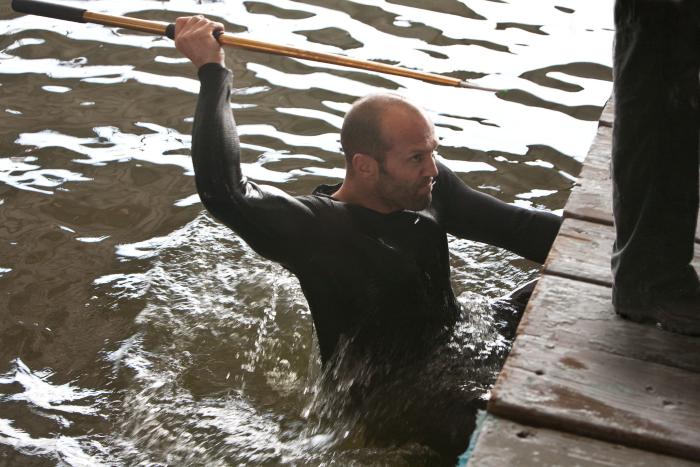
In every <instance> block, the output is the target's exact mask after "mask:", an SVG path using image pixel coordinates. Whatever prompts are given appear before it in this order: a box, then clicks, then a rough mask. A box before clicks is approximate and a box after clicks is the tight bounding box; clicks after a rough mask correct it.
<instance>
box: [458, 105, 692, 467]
mask: <svg viewBox="0 0 700 467" xmlns="http://www.w3.org/2000/svg"><path fill="white" fill-rule="evenodd" d="M613 114H614V108H613V105H612V102H609V103H608V105H607V106H606V107H605V110H604V111H603V114H602V116H601V120H600V124H599V127H598V133H597V135H596V138H595V141H594V142H593V144H592V146H591V149H590V151H589V153H588V155H587V157H586V160H585V163H584V167H583V169H582V171H581V174H580V184H579V185H578V186H576V187H575V188H574V190H573V192H572V194H571V197H570V199H569V202H568V203H567V205H566V208H565V210H564V218H565V220H564V224H563V226H562V228H561V231H560V232H559V235H558V237H557V239H556V241H555V243H554V246H553V247H552V251H551V252H550V254H549V257H548V259H547V262H546V264H545V267H544V271H543V275H542V277H541V279H540V281H539V283H538V285H537V288H536V289H535V292H534V293H533V295H532V298H531V299H530V302H529V304H528V306H527V309H526V310H525V314H524V316H523V319H522V321H521V323H520V327H519V328H518V334H517V337H516V340H515V342H514V345H513V349H512V351H511V353H510V355H509V357H508V359H507V361H506V364H505V366H504V368H503V370H502V372H501V374H500V375H499V378H498V381H497V382H496V385H495V386H494V389H493V390H492V393H491V399H490V401H489V404H488V413H487V415H486V418H485V421H484V422H483V424H482V426H481V428H480V430H479V432H478V434H477V436H478V437H476V438H475V442H473V450H472V452H471V453H469V454H467V455H465V458H464V459H462V463H464V462H465V461H466V462H468V465H469V466H474V467H482V466H498V467H501V466H554V465H557V466H574V465H576V466H602V465H605V466H649V467H652V466H654V467H656V466H698V465H700V338H693V337H687V336H681V335H677V334H672V333H668V332H665V331H663V330H661V329H659V328H656V327H654V326H650V325H641V324H636V323H632V322H629V321H626V320H623V319H620V318H618V317H617V316H616V315H615V313H614V311H613V307H612V304H611V281H612V276H611V272H610V253H611V250H612V243H613V240H614V236H615V231H614V227H613V217H612V207H611V206H612V203H611V191H612V187H611V181H610V170H609V166H610V150H611V142H612V121H613ZM696 241H700V232H699V234H698V235H697V237H696ZM696 250H698V249H697V248H696ZM694 264H695V267H696V268H698V267H699V266H700V257H699V256H698V255H697V254H696V257H695V262H694ZM467 456H468V459H466V457H467Z"/></svg>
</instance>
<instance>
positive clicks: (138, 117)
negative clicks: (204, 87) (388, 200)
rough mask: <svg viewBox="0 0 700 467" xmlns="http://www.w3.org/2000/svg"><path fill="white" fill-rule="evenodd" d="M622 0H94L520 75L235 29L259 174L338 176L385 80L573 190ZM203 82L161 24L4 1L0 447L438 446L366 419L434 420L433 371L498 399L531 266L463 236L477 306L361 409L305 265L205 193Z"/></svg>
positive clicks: (247, 129)
mask: <svg viewBox="0 0 700 467" xmlns="http://www.w3.org/2000/svg"><path fill="white" fill-rule="evenodd" d="M611 3H612V2H611V1H607V2H575V1H573V0H557V1H554V0H536V1H535V0H531V1H523V2H511V3H506V2H492V1H485V0H462V1H455V0H438V1H434V2H431V3H430V5H429V7H428V6H427V5H428V4H425V3H422V2H418V1H414V0H391V1H379V2H377V1H374V0H373V1H369V0H355V1H347V0H300V1H293V0H274V1H246V2H232V1H211V2H195V1H193V0H172V1H169V2H166V3H162V2H154V1H147V2H144V1H136V0H126V1H120V2H113V1H108V0H100V1H94V2H90V8H91V9H94V10H95V11H103V12H107V13H110V14H129V15H133V16H138V17H142V18H150V19H159V20H166V21H172V20H173V19H174V18H175V17H177V16H180V15H182V14H192V13H203V14H206V15H209V16H212V17H216V18H218V19H219V20H220V21H222V22H224V24H226V26H227V29H228V30H229V31H233V32H237V33H240V34H242V35H244V36H246V37H251V38H258V39H264V40H269V41H272V42H279V43H283V44H289V45H292V46H297V47H302V48H311V49H314V50H319V51H323V52H332V53H341V54H349V55H351V56H353V57H357V58H361V59H376V60H380V61H383V62H388V63H398V64H401V65H403V66H407V67H409V68H415V69H420V70H425V71H432V72H437V73H444V74H447V75H450V76H456V77H459V78H462V79H471V80H475V82H476V84H481V85H484V86H492V87H499V88H512V89H515V91H513V92H509V93H505V94H503V93H499V94H498V95H494V94H491V93H484V92H479V91H472V90H467V89H453V88H445V87H438V86H434V85H430V84H427V83H422V82H416V81H412V80H409V79H406V78H400V77H393V76H378V75H373V74H371V73H365V72H362V71H358V70H348V69H343V68H340V67H337V66H333V65H323V64H316V63H311V62H306V61H299V60H294V59H288V58H283V57H272V56H266V55H261V54H255V53H250V52H243V51H230V52H229V55H228V61H227V64H228V66H229V67H231V68H232V69H233V70H234V73H235V76H236V78H235V88H236V89H235V92H234V95H233V96H232V104H231V106H232V108H233V109H234V111H235V112H236V118H237V121H238V123H239V130H240V133H241V138H242V147H243V148H244V158H245V160H244V161H243V162H244V171H245V173H246V174H247V175H248V176H249V177H250V178H252V179H255V180H257V181H260V182H264V183H270V184H273V185H276V186H279V187H280V188H283V189H285V190H286V191H288V192H290V193H293V194H302V193H308V192H309V191H310V190H311V189H312V188H314V187H315V186H316V185H317V184H318V183H335V182H336V181H337V180H338V179H340V178H342V177H343V175H344V172H343V157H342V156H341V155H340V153H339V139H338V129H339V127H340V125H341V122H342V115H343V114H344V113H345V111H347V109H348V108H349V106H350V104H351V102H352V101H353V100H354V99H355V98H357V97H359V96H362V95H364V94H367V93H370V92H378V91H393V92H400V93H401V94H403V95H405V96H407V97H408V98H410V99H413V100H414V101H416V102H417V103H418V104H419V105H422V106H424V107H426V108H427V110H428V112H429V113H430V115H431V117H432V118H433V119H434V121H435V123H436V126H437V134H438V136H439V138H440V143H441V146H440V149H439V153H440V156H441V157H442V158H443V160H444V161H445V163H446V164H447V165H449V166H450V167H451V168H452V169H453V170H455V171H456V172H457V173H458V174H459V175H460V177H462V178H463V179H464V180H465V181H466V182H468V183H469V184H471V185H472V186H474V187H478V188H479V189H481V190H482V191H485V192H488V193H490V194H493V195H494V196H497V197H499V198H501V199H503V200H506V201H507V202H511V203H515V204H520V205H523V206H532V207H537V208H544V209H550V210H555V211H556V210H560V209H561V208H562V207H563V205H564V202H565V200H566V198H567V196H568V193H569V191H570V189H571V186H572V184H573V183H574V181H575V176H576V174H577V173H578V171H579V169H580V161H581V160H582V158H583V157H584V155H585V153H586V150H587V148H588V145H589V144H590V141H591V140H592V138H593V133H594V130H595V121H594V120H596V119H597V117H596V114H597V112H599V111H600V108H601V106H602V105H603V103H604V101H605V100H606V99H607V97H608V95H609V93H610V82H609V79H610V69H609V66H610V45H611V40H612V33H611V31H610V30H609V27H610V26H609V25H610V24H611V23H612V21H611V14H612V4H611ZM68 4H69V5H72V6H77V7H81V8H84V7H85V5H84V2H68ZM197 91H198V83H197V80H196V76H195V73H194V71H193V70H192V69H191V67H190V65H189V64H188V63H187V62H186V61H185V60H183V59H182V58H181V57H179V56H178V54H177V53H176V51H175V50H174V48H173V45H172V43H171V42H170V41H169V40H166V39H163V38H156V37H151V36H147V35H141V34H136V33H132V32H129V31H123V30H113V29H109V28H104V27H100V26H96V25H87V24H75V23H67V22H61V21H52V20H45V19H40V18H35V17H28V16H18V15H14V14H12V13H11V12H10V9H9V2H7V3H5V4H3V5H2V6H0V98H1V99H2V107H1V108H0V314H1V316H2V319H1V320H0V372H1V374H0V394H1V395H0V459H3V461H4V460H5V459H9V461H10V462H11V463H16V464H22V463H31V462H41V461H46V462H47V463H49V464H56V463H59V464H60V463H64V464H67V465H101V464H104V465H114V464H139V463H143V464H149V465H150V464H155V465H158V464H162V465H165V464H187V463H191V464H206V465H232V464H240V463H247V464H261V463H274V464H278V463H281V464H307V465H309V464H310V465H314V464H327V463H333V462H335V463H339V464H375V463H385V464H391V465H394V464H396V465H406V464H410V465H414V464H416V465H421V464H436V463H440V462H442V461H444V460H445V459H442V458H440V456H439V455H437V454H436V453H435V452H434V451H431V450H430V449H428V448H426V447H424V446H420V445H417V444H415V443H407V444H399V445H392V446H386V444H382V443H378V442H373V441H372V439H374V438H376V437H374V436H372V434H371V433H368V432H367V430H368V428H369V429H372V428H374V429H375V430H376V427H377V426H380V424H379V421H378V420H377V416H378V414H387V411H389V415H392V413H391V411H392V410H393V419H394V420H395V419H396V418H397V417H398V418H400V416H397V414H400V415H405V416H406V417H409V416H410V417H413V420H414V423H412V424H408V425H414V426H417V425H420V424H421V423H428V422H430V420H437V419H439V417H438V416H436V414H437V409H436V411H431V409H430V408H425V406H421V405H420V404H421V403H423V402H425V401H426V400H428V399H427V398H426V397H421V396H420V394H421V393H424V392H425V391H426V390H427V389H426V388H430V389H432V390H435V391H438V392H439V391H443V393H445V394H448V393H449V392H450V391H456V393H457V394H459V395H461V397H465V398H468V399H469V400H473V401H474V405H473V406H474V407H476V406H478V405H479V404H483V399H484V398H487V397H488V387H489V385H490V384H491V382H492V381H493V378H494V377H495V374H496V372H497V371H498V367H499V364H500V361H501V360H502V358H503V356H504V355H505V353H506V352H507V349H508V347H509V341H508V340H507V339H504V338H503V337H501V335H500V334H499V333H498V323H497V322H496V320H495V319H494V317H493V316H491V313H490V311H489V307H488V302H489V301H490V300H493V299H494V298H496V297H498V296H501V295H503V294H505V293H507V292H508V291H509V290H512V289H513V288H515V287H517V286H518V285H521V284H523V283H525V282H527V281H528V280H530V279H531V278H533V277H535V276H536V274H537V267H536V266H535V265H533V264H531V263H529V262H527V261H525V260H522V259H520V258H517V257H515V256H514V255H512V254H510V253H508V252H505V251H502V250H498V249H496V248H491V247H487V246H484V245H481V244H477V243H474V242H469V241H465V240H459V239H454V238H450V250H451V265H452V268H453V286H454V288H455V291H456V292H457V295H458V296H459V299H460V302H461V303H462V305H463V307H464V310H465V311H464V316H463V319H462V321H461V323H460V325H459V327H458V330H457V332H456V333H455V334H454V336H452V340H450V341H449V342H447V343H446V345H445V346H444V347H443V348H441V349H440V351H438V352H436V353H435V354H434V355H432V356H431V358H433V359H435V360H433V361H430V360H429V359H428V360H426V361H422V362H418V363H416V365H420V366H421V368H422V369H423V370H425V369H427V370H429V371H427V373H426V374H425V375H424V377H423V378H418V379H415V378H411V374H412V373H411V371H408V370H407V372H406V374H404V375H398V376H400V377H398V378H397V381H398V382H400V383H401V387H400V389H401V391H400V392H401V394H408V393H409V392H413V394H414V397H412V398H406V400H403V399H401V400H398V402H397V404H398V405H393V406H392V405H391V404H385V403H384V401H385V399H383V398H382V397H379V396H378V397H377V399H376V400H377V401H379V402H378V403H377V404H376V405H375V406H374V408H373V409H371V410H366V411H364V412H362V411H359V412H358V411H355V412H349V414H348V412H347V411H346V410H345V409H346V406H345V404H346V403H347V401H348V400H347V398H344V397H343V394H333V393H329V392H328V390H327V388H326V387H325V386H324V384H323V383H322V382H323V381H324V380H326V379H328V378H329V375H327V374H326V375H324V374H323V372H322V371H321V367H320V364H319V362H318V354H317V351H316V343H315V341H314V339H315V337H314V334H313V329H312V325H311V317H310V315H309V311H308V308H307V305H306V301H305V299H304V297H303V295H302V294H301V291H300V289H299V286H298V283H297V281H296V279H295V278H294V277H292V276H290V275H289V274H288V273H287V272H286V271H284V270H283V269H282V268H280V267H279V266H276V265H274V264H271V263H269V262H267V261H264V260H262V259H261V258H259V257H258V256H256V255H255V254H254V253H253V252H252V251H251V250H250V249H249V248H248V247H247V246H246V245H245V244H243V243H242V242H240V241H239V240H238V239H237V237H235V235H233V234H232V233H231V232H229V231H228V230H227V229H225V228H223V227H221V226H219V225H217V224H216V223H214V222H213V221H212V220H211V219H210V218H209V217H208V215H206V214H204V213H202V212H201V211H202V209H201V205H200V204H199V201H198V198H197V195H196V190H195V187H194V183H193V180H192V176H191V175H192V165H191V161H190V159H189V146H190V136H189V135H190V131H191V124H192V115H193V112H194V103H195V99H196V93H197ZM350 374H352V373H350ZM426 381H431V382H432V381H436V382H438V383H437V384H426V383H425V382H426ZM357 383H358V381H357V380H352V381H350V380H345V381H340V383H339V386H338V385H336V386H335V387H345V388H347V387H348V385H352V384H357ZM388 388H389V390H391V389H392V388H393V389H395V387H391V386H389V387H388ZM409 388H413V389H409ZM421 391H422V392H421ZM395 399H396V398H395ZM411 403H412V404H413V406H412V407H408V406H406V405H405V404H409V405H410V404H411ZM380 406H381V407H380ZM360 415H362V416H366V417H367V418H368V419H372V418H373V417H374V421H375V422H376V423H362V420H360V418H359V416H360ZM421 417H424V418H421ZM431 417H432V418H431ZM416 420H417V421H416ZM460 420H461V421H462V422H464V423H466V422H467V421H468V417H460ZM2 456H5V457H2Z"/></svg>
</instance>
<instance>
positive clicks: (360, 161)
mask: <svg viewBox="0 0 700 467" xmlns="http://www.w3.org/2000/svg"><path fill="white" fill-rule="evenodd" d="M378 164H379V163H378V162H377V160H376V159H375V158H374V157H372V156H369V155H367V154H363V153H361V152H358V153H357V154H355V155H354V156H352V168H353V170H354V172H355V174H357V175H359V176H360V177H364V178H368V177H370V178H371V177H374V175H375V174H376V173H377V169H378V168H379V165H378Z"/></svg>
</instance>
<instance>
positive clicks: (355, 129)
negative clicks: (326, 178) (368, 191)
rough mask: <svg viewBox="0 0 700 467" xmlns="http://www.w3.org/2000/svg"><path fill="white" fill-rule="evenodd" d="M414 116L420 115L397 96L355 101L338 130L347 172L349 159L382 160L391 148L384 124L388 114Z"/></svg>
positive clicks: (350, 162) (409, 104) (381, 95)
mask: <svg viewBox="0 0 700 467" xmlns="http://www.w3.org/2000/svg"><path fill="white" fill-rule="evenodd" d="M396 113H399V114H404V115H405V114H406V113H410V114H414V115H418V116H423V112H422V111H421V110H420V109H419V108H418V107H416V106H415V105H413V104H411V103H410V102H408V101H407V100H406V99H404V98H403V97H401V96H399V95H397V94H370V95H369V96H365V97H363V98H361V99H358V100H357V101H355V103H354V104H353V105H352V108H350V110H349V111H348V113H347V114H346V115H345V120H343V128H342V129H341V131H340V143H341V145H342V146H343V153H344V154H345V161H346V166H347V168H348V170H351V168H352V158H353V156H354V155H355V154H358V153H362V154H367V155H368V156H371V157H373V158H374V159H376V160H378V161H380V162H381V161H382V160H383V157H384V154H385V153H386V152H387V151H388V150H389V149H390V148H391V144H392V141H391V138H390V135H387V134H386V133H387V132H386V130H384V128H385V127H386V125H385V123H386V121H387V120H389V119H388V118H387V117H391V115H392V114H396Z"/></svg>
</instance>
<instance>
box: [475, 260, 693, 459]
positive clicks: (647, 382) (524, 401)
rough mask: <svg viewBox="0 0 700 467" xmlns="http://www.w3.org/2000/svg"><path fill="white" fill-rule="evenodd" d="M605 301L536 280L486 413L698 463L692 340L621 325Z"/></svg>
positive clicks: (575, 284) (591, 288)
mask: <svg viewBox="0 0 700 467" xmlns="http://www.w3.org/2000/svg"><path fill="white" fill-rule="evenodd" d="M610 299H611V291H610V289H609V288H608V287H604V286H599V285H594V284H590V283H585V282H581V281H576V280H570V279H564V278H561V277H555V276H548V275H546V274H545V275H544V276H543V277H542V278H541V279H540V282H539V284H538V285H537V288H536V290H535V292H534V293H533V296H532V298H531V299H530V303H529V304H528V307H527V310H526V312H525V315H524V316H523V319H522V321H521V323H520V326H519V328H518V336H517V339H516V342H515V345H514V346H513V350H512V351H511V354H510V356H509V357H508V361H507V362H506V366H505V368H504V370H503V371H502V372H501V375H500V376H499V379H498V381H497V383H496V386H495V387H494V389H493V391H492V396H491V401H490V402H489V407H488V410H489V412H490V413H491V414H495V415H501V416H503V417H507V418H509V419H511V420H517V421H520V422H522V423H526V424H530V425H537V426H543V427H547V428H551V429H555V430H559V431H567V432H571V433H576V434H579V435H585V436H588V437H591V438H596V439H601V440H604V441H608V442H613V443H619V444H624V445H627V446H633V447H637V448H640V449H643V450H653V451H656V452H659V453H665V454H668V455H671V456H682V457H685V458H687V459H692V460H700V339H698V338H693V337H687V336H680V335H676V334H672V333H668V332H664V331H662V330H660V329H658V328H655V327H653V326H649V325H640V324H636V323H632V322H629V321H626V320H623V319H620V318H618V317H617V316H616V315H615V313H614V311H613V309H612V305H611V303H610ZM523 449H524V448H523ZM640 462H641V461H640ZM474 465H479V464H474ZM504 465H506V464H504ZM562 465H567V464H562ZM611 465H625V464H611ZM652 465H653V464H652Z"/></svg>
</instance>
